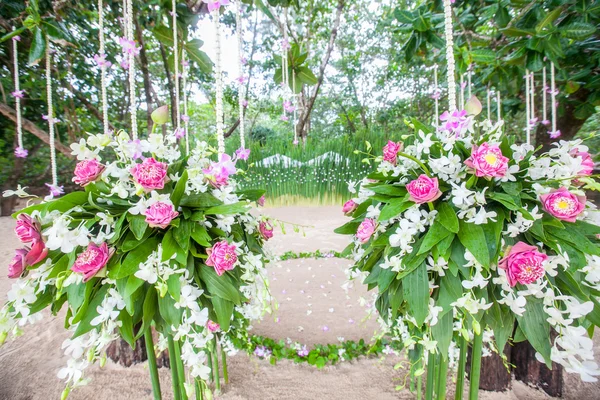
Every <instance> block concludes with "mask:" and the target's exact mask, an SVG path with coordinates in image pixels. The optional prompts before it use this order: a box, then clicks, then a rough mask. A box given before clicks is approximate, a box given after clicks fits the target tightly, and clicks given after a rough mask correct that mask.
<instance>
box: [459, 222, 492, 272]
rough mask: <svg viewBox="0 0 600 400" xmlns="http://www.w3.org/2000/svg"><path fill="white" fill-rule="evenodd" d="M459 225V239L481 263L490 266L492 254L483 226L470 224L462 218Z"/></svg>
mask: <svg viewBox="0 0 600 400" xmlns="http://www.w3.org/2000/svg"><path fill="white" fill-rule="evenodd" d="M459 226H460V229H459V231H458V239H459V240H460V242H461V243H462V245H463V246H465V247H466V248H467V250H469V251H470V252H471V254H473V256H475V259H476V260H477V261H479V263H480V264H481V265H483V266H484V267H487V268H489V267H490V254H489V252H488V247H487V243H486V241H485V233H484V232H483V228H482V227H481V226H479V225H475V224H469V223H467V222H465V221H463V220H462V219H461V220H459Z"/></svg>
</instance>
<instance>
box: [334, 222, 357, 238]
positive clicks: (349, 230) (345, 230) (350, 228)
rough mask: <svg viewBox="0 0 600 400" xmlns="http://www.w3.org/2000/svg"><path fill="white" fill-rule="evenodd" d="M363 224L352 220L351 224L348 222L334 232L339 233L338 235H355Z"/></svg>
mask: <svg viewBox="0 0 600 400" xmlns="http://www.w3.org/2000/svg"><path fill="white" fill-rule="evenodd" d="M361 222H362V220H352V221H350V222H346V223H345V224H344V225H342V226H340V227H339V228H336V229H334V231H333V232H335V233H337V234H338V235H354V234H355V233H356V230H357V229H358V226H359V225H360V223H361Z"/></svg>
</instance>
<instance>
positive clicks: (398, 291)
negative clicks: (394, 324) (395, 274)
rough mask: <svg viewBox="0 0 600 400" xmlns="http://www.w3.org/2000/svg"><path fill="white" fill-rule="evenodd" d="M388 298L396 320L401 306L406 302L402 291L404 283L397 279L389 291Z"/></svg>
mask: <svg viewBox="0 0 600 400" xmlns="http://www.w3.org/2000/svg"><path fill="white" fill-rule="evenodd" d="M388 297H389V301H390V308H391V309H392V318H396V316H397V315H398V311H399V308H400V305H401V304H402V302H403V301H404V293H403V291H402V282H401V281H400V280H398V279H395V280H394V281H393V282H392V283H391V284H390V287H389V289H388Z"/></svg>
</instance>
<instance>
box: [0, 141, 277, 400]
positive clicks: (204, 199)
mask: <svg viewBox="0 0 600 400" xmlns="http://www.w3.org/2000/svg"><path fill="white" fill-rule="evenodd" d="M71 147H72V149H73V154H74V155H76V156H77V159H78V160H79V162H78V164H77V166H76V168H75V171H74V177H73V182H75V183H77V184H78V185H81V186H82V189H83V190H81V191H77V192H73V193H70V194H67V195H65V196H63V197H61V198H56V199H53V200H51V201H47V202H42V203H40V204H36V205H32V206H30V207H27V208H25V209H23V210H21V211H20V212H18V213H17V214H16V215H15V217H16V227H15V233H16V235H17V236H18V238H19V239H20V241H21V242H22V243H23V245H24V248H23V249H19V250H17V252H16V254H15V257H14V259H13V260H12V262H11V264H10V265H9V276H10V277H11V278H15V279H16V280H15V283H14V284H13V285H12V289H11V290H10V291H9V293H8V302H7V303H6V305H5V306H4V307H3V308H2V309H1V310H0V341H1V342H4V340H6V338H7V336H8V335H9V334H12V335H15V336H16V335H19V334H20V332H21V331H20V327H22V326H24V325H26V324H29V323H33V322H35V321H37V320H38V319H40V318H41V315H42V313H41V312H40V311H42V310H44V309H46V308H49V309H50V311H51V312H52V313H53V314H55V315H56V314H57V313H58V312H59V310H61V308H63V307H66V308H67V315H66V320H65V324H66V327H67V328H68V329H69V330H70V331H71V332H72V333H73V335H72V337H71V338H70V339H68V340H66V341H65V342H64V344H63V348H64V349H65V352H66V353H67V354H68V355H70V356H71V357H72V359H71V360H70V361H69V363H68V365H67V367H66V368H64V369H62V370H61V371H60V372H59V377H61V378H64V379H65V380H66V382H67V387H66V389H65V392H64V396H65V397H66V395H68V393H69V391H70V390H71V389H73V388H76V387H77V386H79V385H81V384H84V383H85V382H86V380H85V378H84V375H83V370H84V369H85V367H86V366H88V365H89V364H91V363H94V362H97V361H99V362H100V363H101V364H102V363H103V362H104V360H105V358H106V356H105V348H106V346H107V345H108V344H109V343H110V342H112V341H113V340H115V339H117V338H123V339H124V340H126V341H127V342H128V343H129V344H130V345H132V346H134V344H135V342H136V340H137V339H138V338H140V337H142V336H144V337H145V340H146V347H147V348H148V358H149V367H150V372H151V377H152V382H153V388H154V394H155V398H160V387H159V384H158V375H157V370H156V359H155V346H154V344H153V337H152V330H151V327H154V329H155V330H156V331H157V332H158V333H159V338H160V339H159V343H158V346H157V349H158V350H162V349H164V348H165V347H168V348H169V353H170V355H171V367H172V371H173V384H174V391H175V396H176V397H175V398H187V396H188V395H191V394H192V393H193V391H194V389H195V390H197V391H199V392H200V393H206V394H207V395H208V394H209V392H208V391H209V388H208V385H207V383H206V381H207V380H209V378H211V376H214V378H215V379H214V381H215V386H216V388H217V389H218V388H219V361H218V359H217V354H218V353H217V344H219V346H220V348H221V353H222V357H223V358H222V362H223V370H224V373H226V359H225V353H228V354H231V353H234V352H235V351H236V349H235V346H234V344H233V339H236V338H237V337H238V336H239V337H246V336H247V335H246V333H245V330H246V328H247V327H248V325H249V322H250V321H251V320H254V319H257V318H261V316H262V314H263V312H264V311H265V310H267V309H268V308H269V306H270V295H269V291H268V282H267V274H266V273H265V269H264V268H265V263H267V262H268V259H267V258H266V257H265V256H264V254H263V250H262V245H263V243H264V241H265V240H267V239H269V238H270V237H271V236H272V227H271V225H270V224H269V223H268V222H267V221H262V220H261V219H260V218H259V217H256V216H254V215H253V214H251V213H250V212H249V210H250V206H251V205H252V204H253V203H254V202H257V203H262V202H263V201H264V200H263V198H262V194H263V192H262V191H259V190H246V191H240V190H238V189H237V184H236V182H235V179H234V175H235V174H236V172H237V170H236V166H235V163H236V160H235V159H231V157H229V156H228V155H225V154H221V155H220V156H219V159H218V161H214V160H211V156H212V155H213V153H214V150H213V149H212V148H210V147H209V146H208V145H207V144H206V143H198V144H197V146H196V148H195V149H194V150H193V152H192V153H191V154H190V156H189V157H183V156H182V154H181V153H180V151H179V148H178V145H177V143H176V139H175V138H174V137H173V136H171V137H167V138H166V139H163V136H162V135H160V134H150V135H149V137H148V138H147V139H143V140H131V139H130V137H129V135H127V134H126V133H125V132H123V131H121V132H118V133H117V134H115V135H112V134H99V135H90V136H89V137H88V138H87V139H81V140H80V142H79V143H77V144H74V145H72V146H71ZM211 358H212V359H211ZM186 370H187V373H186ZM196 393H197V394H198V392H196Z"/></svg>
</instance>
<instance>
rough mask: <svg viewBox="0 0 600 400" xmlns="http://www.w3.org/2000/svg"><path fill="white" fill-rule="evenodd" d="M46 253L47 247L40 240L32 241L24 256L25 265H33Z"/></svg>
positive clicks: (44, 256)
mask: <svg viewBox="0 0 600 400" xmlns="http://www.w3.org/2000/svg"><path fill="white" fill-rule="evenodd" d="M47 255H48V248H47V247H46V245H45V244H44V242H42V241H41V240H40V241H38V242H34V243H33V246H31V249H30V250H29V251H28V252H27V255H26V256H25V264H27V265H35V264H37V263H39V262H41V261H42V260H44V258H46V256H47Z"/></svg>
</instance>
